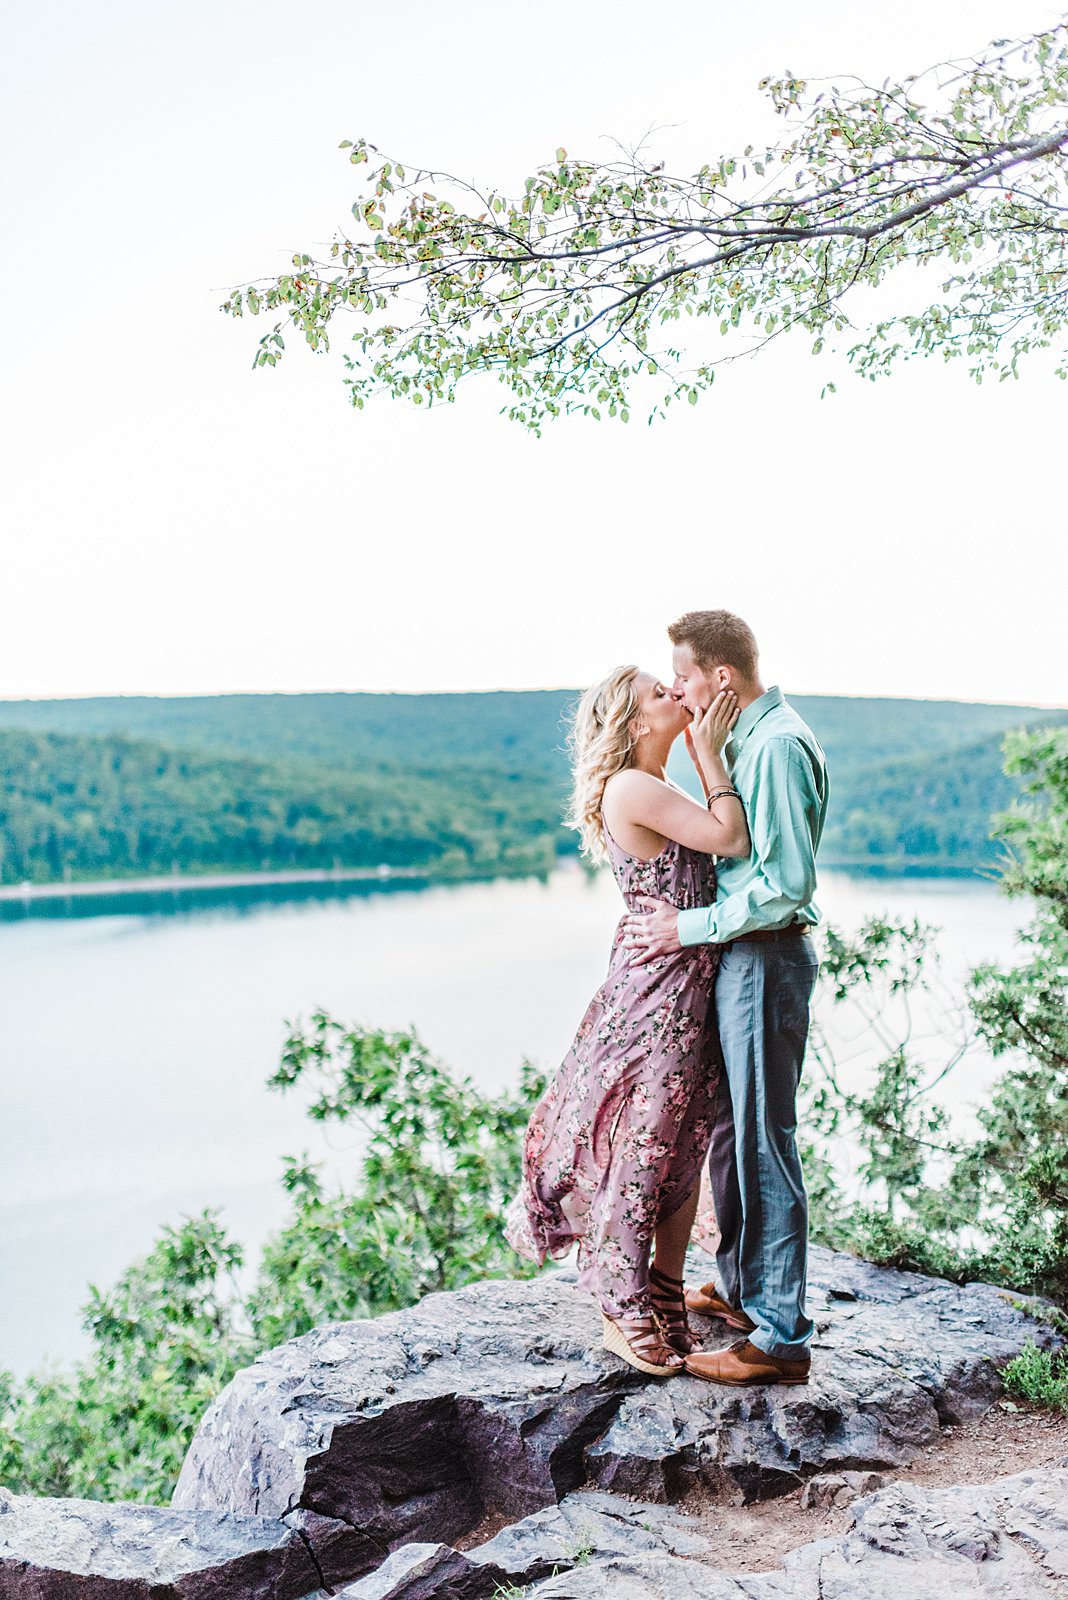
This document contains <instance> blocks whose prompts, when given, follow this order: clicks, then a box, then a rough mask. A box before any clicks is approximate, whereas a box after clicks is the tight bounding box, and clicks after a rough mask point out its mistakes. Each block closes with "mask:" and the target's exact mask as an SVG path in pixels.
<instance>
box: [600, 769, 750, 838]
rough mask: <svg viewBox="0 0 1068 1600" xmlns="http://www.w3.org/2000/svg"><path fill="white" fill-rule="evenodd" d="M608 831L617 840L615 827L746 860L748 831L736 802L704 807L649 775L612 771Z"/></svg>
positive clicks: (727, 800) (725, 800)
mask: <svg viewBox="0 0 1068 1600" xmlns="http://www.w3.org/2000/svg"><path fill="white" fill-rule="evenodd" d="M604 805H605V809H606V812H607V815H606V819H605V820H606V821H607V823H608V830H609V832H610V833H611V834H612V835H613V837H618V834H619V832H620V831H621V828H620V824H621V823H622V824H630V826H632V827H638V828H647V829H648V830H649V832H650V833H652V834H658V835H659V836H660V837H661V838H663V839H674V840H676V842H677V843H678V844H684V845H686V846H688V848H689V849H691V850H701V851H703V852H704V853H705V854H706V855H717V856H747V855H748V854H749V829H748V828H747V827H746V822H745V811H744V809H743V807H742V803H741V801H740V800H737V799H735V798H734V797H733V796H732V795H722V796H721V797H720V798H719V799H718V800H713V801H712V804H711V807H710V808H706V807H705V806H703V805H701V804H699V802H698V801H696V800H691V799H690V796H689V795H688V794H683V792H682V790H681V789H676V788H674V787H673V785H672V784H670V783H664V782H663V780H662V779H660V778H654V777H653V775H652V773H650V772H639V771H637V770H636V769H635V768H633V767H630V768H628V769H627V771H625V772H617V773H616V775H615V777H614V778H610V779H609V781H608V785H607V787H606V788H605V796H604Z"/></svg>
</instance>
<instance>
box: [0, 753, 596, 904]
mask: <svg viewBox="0 0 1068 1600" xmlns="http://www.w3.org/2000/svg"><path fill="white" fill-rule="evenodd" d="M558 813H559V794H558V786H557V785H556V784H554V783H552V782H551V781H550V780H547V779H545V778H537V777H534V778H531V779H528V780H525V781H519V780H511V779H509V778H508V777H507V776H503V775H496V774H487V773H486V772H483V771H478V770H464V769H459V768H457V769H454V770H453V771H450V772H448V773H444V774H435V773H411V772H407V773H405V772H372V773H369V774H364V775H361V774H357V773H352V772H339V771H332V770H330V769H329V768H322V767H316V766H313V765H311V764H309V763H298V762H264V761H251V760H240V759H225V758H222V759H221V758H219V757H217V756H214V755H210V754H203V753H188V752H184V753H183V752H181V751H176V750H170V749H166V748H164V747H163V746H161V745H156V744H151V743H148V742H146V741H143V740H136V741H135V740H129V739H124V738H116V737H111V738H108V737H103V738H101V737H97V738H81V737H70V736H64V735H60V734H37V733H28V732H14V733H0V882H3V883H20V882H23V881H27V880H28V881H31V882H38V883H44V882H54V881H60V880H62V879H64V878H65V877H69V878H74V879H77V878H81V879H86V878H111V877H130V876H140V875H142V874H143V875H146V876H150V875H153V874H162V873H169V872H172V871H176V872H184V873H195V872H222V871H227V870H229V871H260V870H262V871H268V870H281V869H292V868H322V867H326V868H330V867H377V866H379V865H382V864H385V865H388V866H391V867H395V868H417V869H420V870H424V871H427V872H433V873H436V874H443V875H444V874H449V873H469V872H509V871H520V870H522V871H534V870H541V869H545V868H547V867H548V866H551V864H552V862H553V861H554V859H555V857H556V854H557V852H558V851H559V850H560V849H566V848H567V847H568V844H569V836H568V835H566V834H565V833H564V831H563V829H562V828H561V827H560V825H559V821H558Z"/></svg>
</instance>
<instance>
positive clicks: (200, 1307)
mask: <svg viewBox="0 0 1068 1600" xmlns="http://www.w3.org/2000/svg"><path fill="white" fill-rule="evenodd" d="M270 1082H271V1085H272V1087H274V1088H276V1089H280V1090H287V1089H291V1088H292V1087H293V1086H294V1085H296V1084H297V1083H298V1082H300V1083H302V1084H303V1085H304V1086H305V1087H311V1088H312V1089H313V1091H314V1093H313V1098H312V1100H311V1103H310V1105H309V1108H308V1114H309V1115H310V1116H311V1117H312V1118H313V1120H315V1121H317V1122H335V1123H340V1124H343V1125H345V1126H346V1128H348V1129H349V1130H350V1131H352V1132H353V1133H355V1134H358V1136H359V1140H360V1143H359V1150H358V1154H357V1155H356V1157H355V1159H354V1164H353V1166H354V1170H353V1173H352V1176H351V1179H350V1180H349V1181H348V1182H346V1183H342V1184H340V1185H339V1186H338V1187H337V1188H336V1189H335V1190H333V1191H332V1192H328V1191H327V1190H326V1189H325V1187H324V1186H323V1184H322V1182H321V1180H320V1177H319V1175H318V1174H317V1172H316V1171H315V1169H314V1168H313V1167H312V1166H310V1165H309V1164H308V1162H307V1161H306V1160H303V1161H297V1160H294V1159H289V1160H287V1161H286V1163H285V1170H284V1175H283V1182H284V1184H285V1187H286V1189H287V1191H288V1193H289V1196H290V1202H291V1210H290V1214H289V1217H288V1219H287V1220H286V1222H285V1224H284V1226H283V1227H282V1229H281V1230H280V1231H279V1233H278V1234H276V1235H275V1236H274V1237H273V1238H272V1239H271V1240H269V1241H268V1243H267V1246H266V1249H265V1251H264V1254H263V1260H262V1263H261V1266H260V1270H259V1276H258V1278H257V1281H256V1284H255V1287H254V1289H253V1291H252V1293H251V1294H250V1295H249V1296H248V1297H247V1298H246V1299H245V1300H244V1301H242V1299H241V1298H240V1297H239V1295H238V1294H237V1292H236V1290H235V1287H234V1281H233V1275H234V1273H235V1271H236V1269H237V1268H238V1267H239V1266H240V1264H241V1251H240V1248H239V1247H238V1246H237V1245H236V1244H235V1243H233V1241H231V1240H229V1239H228V1238H227V1237H226V1235H225V1233H224V1232H223V1230H222V1228H221V1227H220V1225H219V1223H218V1220H217V1218H216V1216H215V1215H214V1214H213V1213H212V1212H205V1213H204V1214H203V1216H200V1217H196V1218H191V1219H188V1220H187V1221H185V1222H183V1223H182V1225H181V1226H180V1227H178V1228H167V1229H165V1230H164V1231H163V1233H162V1235H161V1237H160V1239H159V1241H158V1242H157V1244H156V1245H155V1247H154V1248H153V1249H152V1251H151V1252H150V1253H149V1255H148V1256H146V1257H145V1259H144V1260H143V1261H140V1262H137V1263H135V1264H134V1265H133V1266H132V1267H130V1268H129V1269H128V1271H127V1272H125V1273H124V1274H123V1276H122V1277H121V1278H120V1280H119V1282H118V1283H117V1284H116V1285H115V1287H114V1289H112V1290H111V1291H110V1293H108V1294H101V1293H100V1292H99V1291H98V1290H96V1289H93V1290H92V1291H91V1295H90V1300H89V1303H88V1305H87V1306H86V1308H85V1327H86V1330H87V1331H88V1333H89V1334H90V1337H91V1340H92V1349H91V1352H90V1354H89V1355H88V1356H87V1357H86V1358H85V1359H84V1360H83V1361H80V1362H78V1363H76V1364H75V1365H74V1366H73V1367H72V1368H70V1369H68V1370H63V1371H44V1372H38V1373H35V1374H33V1375H32V1376H31V1377H29V1378H27V1379H26V1380H25V1381H24V1382H23V1383H21V1384H18V1383H15V1382H14V1380H13V1379H12V1378H11V1377H10V1375H8V1374H4V1373H2V1372H0V1482H3V1483H4V1484H6V1485H7V1486H9V1487H10V1488H12V1489H14V1490H16V1491H17V1492H20V1493H33V1494H53V1495H74V1496H78V1497H85V1498H89V1499H102V1500H120V1499H125V1500H130V1499H132V1500H140V1501H148V1502H153V1503H158V1504H164V1503H166V1502H167V1501H168V1500H169V1498H170V1494H171V1491H172V1489H173V1487H174V1481H175V1479H176V1477H177V1475H178V1472H179V1470H180V1468H181V1464H182V1461H183V1459H184V1457H185V1453H186V1450H187V1448H188V1446H189V1441H190V1439H191V1437H192V1434H193V1431H194V1429H195V1428H196V1426H197V1424H198V1422H199V1421H200V1419H201V1417H202V1416H203V1413H204V1411H205V1410H206V1408H207V1406H208V1405H209V1404H210V1402H211V1401H212V1400H213V1399H214V1398H215V1396H216V1395H217V1394H218V1393H219V1391H220V1389H221V1388H222V1387H223V1385H224V1384H225V1383H226V1382H228V1380H229V1379H230V1377H231V1376H232V1374H233V1373H234V1372H235V1371H236V1369H237V1368H238V1367H240V1366H244V1365H247V1363H248V1362H249V1361H251V1360H252V1358H253V1356H254V1355H255V1354H256V1353H257V1351H258V1350H261V1349H264V1348H266V1347H269V1346H270V1345H273V1344H277V1343H278V1342H279V1341H281V1340H283V1339H286V1338H290V1337H292V1336H293V1335H295V1334H299V1333H303V1332H304V1331H305V1330H306V1329H307V1328H310V1327H312V1326H313V1325H314V1324H315V1323H317V1322H324V1321H330V1320H335V1319H339V1318H346V1317H360V1316H372V1315H375V1314H376V1313H378V1312H382V1311H389V1310H393V1309H395V1308H397V1307H401V1306H406V1305H411V1304H412V1303H413V1302H414V1301H416V1300H418V1299H420V1298H421V1296H423V1295H424V1294H426V1293H428V1292H429V1291H430V1290H432V1289H453V1288H456V1287H458V1286H459V1285H460V1284H463V1283H468V1282H470V1281H471V1280H472V1279H476V1278H485V1277H493V1276H498V1277H501V1276H527V1275H529V1274H530V1273H531V1272H532V1270H533V1269H532V1268H531V1267H530V1266H529V1265H528V1264H527V1263H524V1262H521V1261H520V1260H519V1258H518V1257H517V1256H516V1255H515V1254H514V1253H513V1252H512V1250H511V1249H509V1247H508V1246H507V1245H506V1244H505V1242H504V1239H503V1236H502V1231H501V1230H502V1222H503V1211H504V1207H505V1205H506V1204H507V1202H508V1201H509V1200H510V1199H511V1196H512V1194H513V1193H514V1192H515V1190H516V1188H517V1187H518V1183H519V1169H520V1160H521V1134H522V1130H523V1129H524V1128H525V1126H526V1123H527V1119H528V1118H529V1115H530V1110H531V1106H532V1105H533V1102H534V1100H535V1099H536V1098H537V1096H538V1095H539V1094H540V1093H541V1090H542V1087H543V1079H541V1078H540V1077H539V1076H538V1074H537V1073H535V1072H534V1071H533V1070H532V1069H531V1068H530V1067H529V1066H524V1068H523V1069H522V1072H521V1076H520V1082H519V1086H518V1089H517V1090H516V1092H515V1093H513V1094H503V1095H498V1096H487V1095H483V1094H481V1093H479V1091H478V1090H477V1089H476V1088H475V1087H474V1085H473V1084H472V1083H471V1082H470V1081H469V1080H468V1079H457V1078H455V1077H454V1076H453V1075H452V1074H451V1073H450V1072H449V1071H448V1070H447V1069H446V1068H445V1067H444V1066H442V1065H441V1064H440V1063H439V1062H437V1061H435V1060H434V1058H433V1057H432V1056H431V1055H430V1054H429V1053H428V1052H427V1051H426V1049H425V1048H424V1046H423V1045H422V1043H421V1042H420V1040H419V1038H418V1037H417V1035H416V1034H414V1033H412V1032H401V1033H383V1032H380V1031H376V1030H373V1029H360V1028H344V1027H342V1026H341V1024H340V1023H337V1022H335V1021H333V1020H332V1019H331V1018H329V1017H327V1016H326V1015H325V1014H323V1013H319V1014H317V1015H316V1016H315V1017H314V1018H313V1019H312V1023H311V1026H310V1028H309V1029H308V1030H307V1031H304V1030H301V1029H294V1030H293V1031H292V1032H291V1034H290V1036H289V1038H288V1040H287V1042H286V1047H285V1051H284V1054H283V1058H282V1063H281V1066H280V1067H279V1069H278V1071H277V1072H276V1073H275V1075H274V1076H273V1078H272V1079H271V1080H270Z"/></svg>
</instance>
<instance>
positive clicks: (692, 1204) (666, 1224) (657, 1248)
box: [653, 1182, 701, 1280]
mask: <svg viewBox="0 0 1068 1600" xmlns="http://www.w3.org/2000/svg"><path fill="white" fill-rule="evenodd" d="M700 1193H701V1185H700V1182H697V1183H695V1184H694V1186H693V1188H692V1189H691V1190H690V1192H689V1194H688V1195H687V1196H686V1198H685V1200H684V1201H683V1202H682V1204H681V1205H680V1206H678V1207H677V1208H676V1210H674V1211H673V1212H672V1213H671V1215H670V1216H669V1217H665V1218H664V1219H663V1221H661V1222H658V1223H657V1225H656V1233H655V1235H654V1240H655V1245H654V1250H653V1266H654V1267H655V1268H656V1270H657V1271H658V1272H662V1273H663V1275H664V1277H665V1278H678V1279H680V1280H681V1278H682V1270H683V1266H684V1265H685V1262H686V1250H687V1247H688V1245H689V1243H690V1234H691V1233H692V1232H693V1219H694V1217H696V1215H697V1200H698V1197H699V1195H700Z"/></svg>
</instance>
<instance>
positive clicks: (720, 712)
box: [689, 689, 742, 757]
mask: <svg viewBox="0 0 1068 1600" xmlns="http://www.w3.org/2000/svg"><path fill="white" fill-rule="evenodd" d="M741 714H742V713H741V707H740V706H739V704H738V696H737V695H736V694H735V692H734V690H733V689H721V690H720V691H719V694H717V696H716V698H715V699H714V700H713V702H712V704H711V705H710V706H709V708H708V710H707V711H702V710H701V709H700V707H698V709H697V710H696V711H695V712H694V714H693V721H692V722H691V724H690V727H689V733H690V734H691V736H692V738H693V742H694V747H695V749H696V750H697V754H698V756H699V757H700V756H702V755H709V756H718V755H719V754H720V752H721V751H722V749H723V746H724V745H725V744H726V742H727V735H728V734H729V733H730V731H731V729H732V728H733V727H734V724H735V723H736V722H737V721H738V718H739V717H740V716H741Z"/></svg>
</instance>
